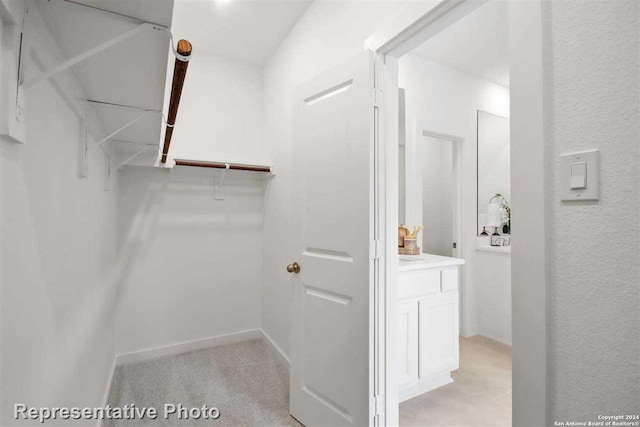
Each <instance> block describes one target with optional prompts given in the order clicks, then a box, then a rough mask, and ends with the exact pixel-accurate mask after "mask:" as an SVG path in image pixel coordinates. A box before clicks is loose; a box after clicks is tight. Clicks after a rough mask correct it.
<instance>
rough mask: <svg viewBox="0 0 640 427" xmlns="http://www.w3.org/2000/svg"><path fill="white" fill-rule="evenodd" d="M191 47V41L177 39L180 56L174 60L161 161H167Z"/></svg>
mask: <svg viewBox="0 0 640 427" xmlns="http://www.w3.org/2000/svg"><path fill="white" fill-rule="evenodd" d="M191 49H192V48H191V43H189V42H188V41H187V40H180V41H178V48H177V49H176V50H177V52H178V54H179V55H181V56H182V57H179V56H176V62H175V66H174V68H173V82H172V84H171V98H170V100H169V114H168V116H167V128H166V130H165V132H164V146H163V147H162V159H161V161H162V163H167V154H169V146H170V145H171V136H172V135H173V126H174V125H175V124H176V116H177V115H178V105H179V104H180V96H182V88H183V87H184V78H185V77H186V75H187V66H188V65H189V59H190V57H191Z"/></svg>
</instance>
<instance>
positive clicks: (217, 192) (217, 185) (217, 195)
mask: <svg viewBox="0 0 640 427" xmlns="http://www.w3.org/2000/svg"><path fill="white" fill-rule="evenodd" d="M225 166H226V167H225V168H224V169H222V172H221V173H220V175H218V176H216V177H215V178H214V184H213V198H214V199H215V200H224V180H225V178H226V177H227V172H229V167H230V165H229V163H225Z"/></svg>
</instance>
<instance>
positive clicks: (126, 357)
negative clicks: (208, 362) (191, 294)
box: [116, 329, 262, 366]
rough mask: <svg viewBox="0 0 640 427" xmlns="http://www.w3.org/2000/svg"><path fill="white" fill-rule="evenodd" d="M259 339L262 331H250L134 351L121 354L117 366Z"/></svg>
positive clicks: (117, 358)
mask: <svg viewBox="0 0 640 427" xmlns="http://www.w3.org/2000/svg"><path fill="white" fill-rule="evenodd" d="M259 338H262V334H261V331H260V329H250V330H248V331H242V332H234V333H232V334H227V335H219V336H215V337H210V338H204V339H199V340H194V341H187V342H182V343H178V344H171V345H166V346H163V347H155V348H150V349H146V350H141V351H134V352H131V353H124V354H119V355H118V356H117V357H116V360H117V361H116V365H118V366H120V365H126V364H128V363H133V362H142V361H146V360H153V359H157V358H159V357H162V356H171V355H176V354H182V353H188V352H190V351H195V350H203V349H205V348H209V347H215V346H217V345H224V344H232V343H236V342H241V341H248V340H254V339H259Z"/></svg>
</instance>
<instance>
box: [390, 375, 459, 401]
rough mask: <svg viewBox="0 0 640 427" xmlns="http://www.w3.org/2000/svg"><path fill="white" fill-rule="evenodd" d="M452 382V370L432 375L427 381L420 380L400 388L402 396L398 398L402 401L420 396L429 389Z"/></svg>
mask: <svg viewBox="0 0 640 427" xmlns="http://www.w3.org/2000/svg"><path fill="white" fill-rule="evenodd" d="M452 382H453V378H451V372H450V371H446V372H445V373H443V374H439V375H435V376H433V377H431V378H430V379H429V380H428V381H426V382H425V381H420V382H417V383H416V384H413V385H410V386H408V387H402V388H401V389H400V393H399V394H400V397H399V399H398V400H399V401H400V402H404V401H405V400H409V399H413V398H414V397H416V396H420V395H421V394H424V393H426V392H428V391H431V390H435V389H437V388H439V387H442V386H445V385H447V384H451V383H452Z"/></svg>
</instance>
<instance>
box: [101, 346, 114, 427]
mask: <svg viewBox="0 0 640 427" xmlns="http://www.w3.org/2000/svg"><path fill="white" fill-rule="evenodd" d="M116 360H117V356H114V357H113V360H112V361H111V369H110V370H109V376H108V377H107V386H106V387H105V390H104V396H102V407H103V408H106V407H107V404H108V403H109V392H111V383H112V382H113V374H114V373H115V372H116ZM101 425H102V420H100V419H99V420H98V421H97V424H96V426H97V427H100V426H101Z"/></svg>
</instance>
